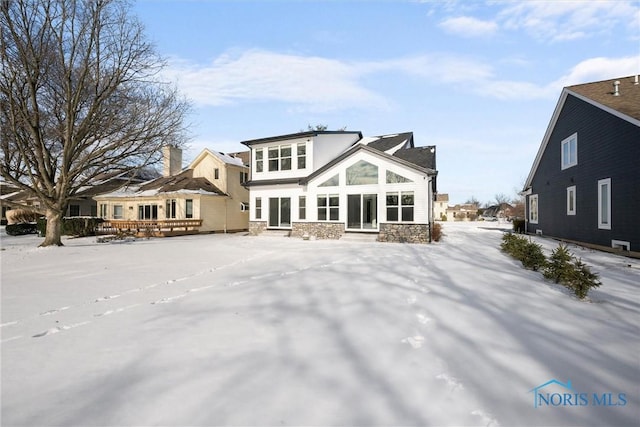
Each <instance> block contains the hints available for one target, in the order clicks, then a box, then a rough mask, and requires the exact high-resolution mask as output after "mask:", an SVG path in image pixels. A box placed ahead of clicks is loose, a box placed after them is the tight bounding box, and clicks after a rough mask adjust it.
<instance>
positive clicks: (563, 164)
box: [560, 132, 578, 170]
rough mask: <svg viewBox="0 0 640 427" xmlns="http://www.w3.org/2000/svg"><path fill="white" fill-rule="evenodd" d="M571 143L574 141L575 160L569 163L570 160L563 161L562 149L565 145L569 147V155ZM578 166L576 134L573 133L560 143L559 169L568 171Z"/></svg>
mask: <svg viewBox="0 0 640 427" xmlns="http://www.w3.org/2000/svg"><path fill="white" fill-rule="evenodd" d="M571 141H575V144H576V158H575V159H573V161H572V162H570V160H571V159H565V156H564V147H565V145H569V153H571V145H570V144H571ZM577 164H578V133H577V132H576V133H574V134H573V135H571V136H569V137H568V138H565V139H563V140H562V142H561V143H560V167H561V169H562V170H565V169H569V168H570V167H573V166H575V165H577Z"/></svg>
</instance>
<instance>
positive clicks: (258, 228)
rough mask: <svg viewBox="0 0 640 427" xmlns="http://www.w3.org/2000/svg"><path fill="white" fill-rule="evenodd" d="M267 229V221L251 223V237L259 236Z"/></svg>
mask: <svg viewBox="0 0 640 427" xmlns="http://www.w3.org/2000/svg"><path fill="white" fill-rule="evenodd" d="M266 229H267V221H249V236H257V235H258V234H260V233H262V232H263V231H264V230H266Z"/></svg>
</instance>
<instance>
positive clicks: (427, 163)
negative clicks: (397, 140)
mask: <svg viewBox="0 0 640 427" xmlns="http://www.w3.org/2000/svg"><path fill="white" fill-rule="evenodd" d="M393 157H397V158H399V159H402V160H406V161H407V162H409V163H412V164H414V165H417V166H420V167H422V168H425V169H433V170H435V169H436V147H435V146H433V145H428V146H426V147H413V148H403V149H400V150H398V151H396V152H395V153H393Z"/></svg>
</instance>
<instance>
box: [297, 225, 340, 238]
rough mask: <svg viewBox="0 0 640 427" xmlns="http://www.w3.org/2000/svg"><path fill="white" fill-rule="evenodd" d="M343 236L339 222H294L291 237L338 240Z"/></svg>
mask: <svg viewBox="0 0 640 427" xmlns="http://www.w3.org/2000/svg"><path fill="white" fill-rule="evenodd" d="M343 234H344V224H343V223H341V222H294V223H293V224H292V229H291V237H307V236H308V237H311V238H315V239H318V240H338V239H340V238H341V237H342V236H343Z"/></svg>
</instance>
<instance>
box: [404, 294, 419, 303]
mask: <svg viewBox="0 0 640 427" xmlns="http://www.w3.org/2000/svg"><path fill="white" fill-rule="evenodd" d="M416 301H418V298H416V296H415V295H409V296H408V297H407V303H408V304H415V303H416Z"/></svg>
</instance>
